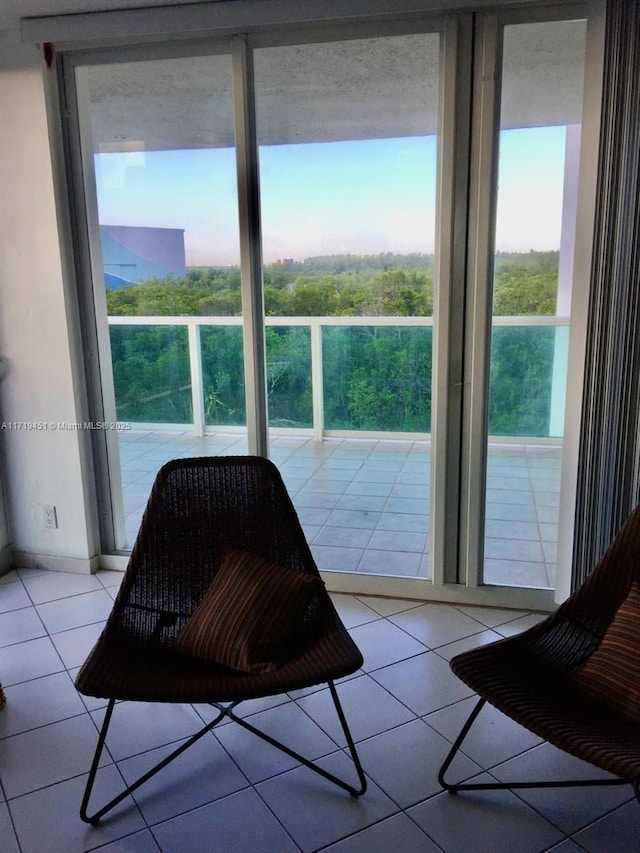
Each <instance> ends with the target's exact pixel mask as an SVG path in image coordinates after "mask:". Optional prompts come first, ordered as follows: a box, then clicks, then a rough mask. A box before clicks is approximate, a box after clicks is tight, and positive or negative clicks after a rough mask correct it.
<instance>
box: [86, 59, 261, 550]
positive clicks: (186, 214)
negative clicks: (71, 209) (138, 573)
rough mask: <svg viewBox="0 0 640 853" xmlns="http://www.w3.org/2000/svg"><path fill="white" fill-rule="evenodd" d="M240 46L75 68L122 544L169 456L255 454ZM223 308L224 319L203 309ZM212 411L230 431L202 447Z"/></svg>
mask: <svg viewBox="0 0 640 853" xmlns="http://www.w3.org/2000/svg"><path fill="white" fill-rule="evenodd" d="M231 65H232V63H231V56H230V55H229V54H222V55H214V56H191V57H178V58H163V59H154V60H147V61H139V62H120V63H115V64H102V63H97V64H95V65H89V66H86V67H81V68H78V69H77V72H76V84H77V90H78V99H79V106H80V108H81V111H82V112H81V120H82V129H83V131H84V164H83V165H84V173H85V179H86V189H87V192H86V198H87V200H88V203H87V219H88V230H89V236H90V241H91V249H92V277H93V292H94V304H95V311H96V317H97V324H98V330H99V335H100V338H101V345H102V347H101V352H100V381H101V387H102V391H103V394H102V405H103V406H104V418H103V420H104V421H105V422H107V423H113V422H117V423H118V426H119V429H117V430H115V431H107V433H106V443H107V453H108V470H109V481H110V483H111V489H110V493H111V494H110V503H111V509H112V513H113V520H114V524H113V545H114V546H115V548H116V549H124V550H126V549H129V548H131V546H132V544H133V541H134V539H135V535H136V532H137V529H138V525H139V523H140V519H141V514H142V511H143V509H144V506H145V503H146V500H147V497H148V494H149V489H150V487H151V484H152V482H153V479H154V477H155V474H156V473H157V470H158V468H159V467H160V466H161V464H162V463H163V462H165V461H167V460H169V459H171V458H174V457H176V456H181V455H199V454H203V453H205V452H206V453H212V452H217V453H224V452H237V451H238V450H240V452H246V413H245V398H244V373H243V345H242V304H241V298H240V276H239V271H238V265H239V257H240V254H239V236H238V205H237V180H236V154H235V142H234V114H233V91H232V67H231ZM211 314H215V315H223V316H224V318H225V319H224V320H223V321H221V322H219V323H216V324H215V325H213V324H211V325H209V324H206V325H202V324H201V322H200V321H201V319H202V317H203V316H206V315H211ZM212 419H213V420H214V421H215V422H216V423H217V424H220V425H223V426H224V427H225V428H226V429H225V435H224V436H221V437H220V438H219V439H218V440H217V441H216V442H215V443H213V442H207V443H206V444H205V443H204V439H203V433H204V424H205V423H209V422H211V420H212Z"/></svg>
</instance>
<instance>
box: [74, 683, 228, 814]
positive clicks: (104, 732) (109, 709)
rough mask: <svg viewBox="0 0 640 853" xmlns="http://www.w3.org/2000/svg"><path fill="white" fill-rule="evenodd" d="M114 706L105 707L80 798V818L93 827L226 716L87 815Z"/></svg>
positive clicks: (220, 716)
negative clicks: (85, 784)
mask: <svg viewBox="0 0 640 853" xmlns="http://www.w3.org/2000/svg"><path fill="white" fill-rule="evenodd" d="M114 704H115V699H110V700H109V705H108V706H107V713H106V714H105V718H104V722H103V723H102V729H101V730H100V736H99V738H98V745H97V746H96V751H95V755H94V757H93V763H92V765H91V770H90V771H89V778H88V779H87V787H86V789H85V792H84V797H83V798H82V804H81V806H80V817H81V819H82V820H83V821H84V822H85V823H91V824H93V825H94V826H95V825H96V824H97V823H99V821H100V818H101V817H103V816H104V815H105V814H106V813H107V812H108V811H111V809H112V808H113V807H114V806H117V805H118V803H120V802H122V800H124V799H125V797H128V796H129V794H131V793H132V792H133V791H135V790H136V789H137V788H139V787H140V785H142V784H144V783H145V782H146V781H147V780H148V779H150V778H151V777H152V776H155V774H156V773H158V772H159V771H160V770H162V768H163V767H166V766H167V764H169V763H170V762H171V761H173V760H174V759H175V758H177V757H178V756H179V755H181V754H182V753H183V752H184V751H185V750H187V749H188V748H189V747H190V746H192V745H193V744H194V743H196V741H198V740H200V738H201V737H203V736H204V735H206V734H207V732H210V731H211V729H212V728H213V727H214V726H216V725H217V724H218V723H219V722H220V720H221V719H222V718H223V717H224V716H227V714H226V711H220V713H219V714H218V716H217V717H216V718H215V719H214V720H213V721H212V722H210V723H207V725H206V726H204V727H203V728H201V729H200V730H199V731H197V732H196V733H195V735H192V736H191V737H190V738H189V739H188V740H186V741H185V742H184V743H182V744H180V746H179V747H178V748H177V749H174V750H173V752H171V753H169V755H167V756H166V757H165V758H163V759H162V761H159V762H158V763H157V764H155V765H154V766H153V767H152V768H151V769H150V770H148V771H147V772H146V773H144V774H143V775H142V776H140V778H139V779H137V780H136V781H135V782H133V783H132V784H131V785H129V786H128V787H127V788H125V789H124V790H123V791H122V792H121V793H120V794H118V795H117V796H116V797H114V798H113V799H112V800H110V801H109V802H108V803H107V804H106V805H105V806H103V807H102V808H101V809H99V810H98V811H97V812H95V814H93V815H88V814H87V808H88V805H89V799H90V797H91V791H92V789H93V784H94V782H95V778H96V773H97V771H98V764H99V762H100V756H101V754H102V750H103V748H104V743H105V739H106V736H107V729H108V728H109V723H110V722H111V715H112V713H113V706H114Z"/></svg>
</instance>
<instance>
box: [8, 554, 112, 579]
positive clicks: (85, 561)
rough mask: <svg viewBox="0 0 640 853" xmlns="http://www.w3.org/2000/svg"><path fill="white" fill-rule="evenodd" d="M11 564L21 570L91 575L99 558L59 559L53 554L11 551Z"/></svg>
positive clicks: (96, 567)
mask: <svg viewBox="0 0 640 853" xmlns="http://www.w3.org/2000/svg"><path fill="white" fill-rule="evenodd" d="M12 563H13V565H14V566H16V567H18V568H21V569H49V571H53V572H76V573H77V574H81V575H91V574H93V573H94V572H95V571H97V570H98V568H99V566H100V558H99V557H98V555H96V556H95V557H87V558H84V557H59V556H56V555H53V554H33V553H31V552H29V551H17V550H16V551H13V557H12Z"/></svg>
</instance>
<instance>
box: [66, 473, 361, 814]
mask: <svg viewBox="0 0 640 853" xmlns="http://www.w3.org/2000/svg"><path fill="white" fill-rule="evenodd" d="M230 549H232V550H233V552H234V553H238V552H242V553H244V554H247V553H250V554H252V555H259V557H258V559H259V560H262V559H264V562H265V565H268V564H270V563H274V564H276V568H278V569H279V571H280V572H284V573H285V574H287V575H289V576H291V573H294V574H295V575H296V578H297V580H300V577H299V576H300V574H304V575H307V576H311V577H312V578H313V581H312V582H311V581H309V583H313V592H312V593H310V595H309V598H308V600H307V601H306V602H305V606H304V610H303V611H302V612H301V615H300V620H299V625H298V626H297V628H296V633H295V645H294V646H292V647H290V648H289V649H288V654H287V656H286V659H285V660H284V661H283V662H282V663H281V665H279V666H277V668H273V669H272V670H271V671H264V672H258V671H238V670H237V669H231V668H229V667H228V666H222V665H219V664H218V663H213V662H211V661H210V660H203V659H200V658H199V657H192V656H190V655H188V654H184V653H182V652H181V651H179V650H178V647H177V644H178V641H177V638H178V637H179V635H180V632H181V631H182V630H183V629H184V626H185V625H186V624H187V622H188V620H189V618H190V617H191V616H192V614H193V613H194V611H196V608H198V606H199V605H200V604H201V603H202V602H203V599H205V598H206V595H205V594H206V593H207V591H208V590H209V589H211V585H212V581H213V579H214V578H215V577H216V575H217V574H219V572H218V570H219V568H220V566H221V563H222V561H223V555H224V554H228V553H229V551H230ZM282 567H284V569H282ZM285 570H286V571H285ZM266 576H268V572H267V575H266ZM271 580H272V578H271V577H270V576H268V582H269V583H271ZM304 583H307V580H306V579H305V581H304ZM236 589H237V587H236ZM262 599H263V600H264V596H262ZM218 621H224V620H218ZM362 662H363V661H362V656H361V654H360V652H359V650H358V648H357V647H356V645H355V644H354V642H353V641H352V640H351V638H350V636H349V634H348V633H347V631H346V629H345V628H344V626H343V624H342V622H341V621H340V618H339V617H338V614H337V613H336V610H335V608H334V606H333V603H332V602H331V599H330V598H329V595H328V594H327V592H326V590H325V588H324V584H322V582H321V580H320V575H319V572H318V569H317V567H316V564H315V562H314V560H313V557H312V555H311V552H310V550H309V547H308V545H307V542H306V540H305V537H304V533H303V531H302V528H301V526H300V523H299V521H298V517H297V515H296V512H295V510H294V508H293V505H292V503H291V500H290V498H289V496H288V494H287V491H286V488H285V486H284V483H283V481H282V478H281V477H280V474H279V473H278V470H277V469H276V467H275V466H274V465H273V464H272V463H271V462H269V461H268V460H266V459H263V458H258V457H251V456H238V457H232V456H230V457H210V458H200V459H179V460H174V461H172V462H169V463H167V464H166V465H165V466H164V467H163V468H161V470H160V471H159V472H158V475H157V478H156V481H155V484H154V486H153V489H152V491H151V495H150V497H149V501H148V504H147V508H146V510H145V514H144V518H143V520H142V524H141V527H140V532H139V534H138V537H137V540H136V543H135V545H134V548H133V551H132V553H131V558H130V561H129V565H128V567H127V570H126V573H125V575H124V578H123V581H122V586H121V589H120V592H119V594H118V597H117V599H116V601H115V604H114V607H113V610H112V613H111V615H110V617H109V619H108V620H107V623H106V625H105V628H104V630H103V632H102V634H101V636H100V637H99V639H98V641H97V643H96V646H95V648H94V649H93V650H92V652H91V653H90V655H89V657H88V658H87V660H86V662H85V663H84V665H83V666H82V668H81V670H80V672H79V673H78V675H77V678H76V686H77V688H78V690H79V691H80V693H83V694H84V695H87V696H94V697H100V698H105V699H108V700H109V702H108V706H107V709H106V715H105V718H104V723H103V725H102V729H101V732H100V735H99V739H98V745H97V748H96V752H95V756H94V759H93V763H92V766H91V769H90V773H89V778H88V781H87V786H86V791H85V794H84V798H83V801H82V805H81V809H80V816H81V818H82V820H84V821H85V822H87V823H93V824H96V823H97V822H98V821H99V820H100V818H101V817H102V816H103V815H104V814H105V813H106V812H108V811H109V810H110V809H112V808H113V807H114V806H115V805H116V804H117V803H119V802H120V801H121V800H122V799H124V798H125V797H126V796H127V795H128V794H130V793H131V792H132V791H135V790H136V788H138V787H139V786H140V785H142V784H143V783H144V782H145V781H147V779H149V778H150V777H151V776H153V775H154V774H155V773H157V772H158V771H159V770H161V769H162V768H163V767H165V766H166V765H167V764H168V763H169V762H170V761H172V760H173V759H174V758H176V757H177V756H178V755H180V754H181V753H182V752H184V750H185V749H187V748H188V747H189V746H191V745H192V744H193V743H195V742H196V741H197V740H198V739H199V738H201V737H202V736H203V735H204V734H206V733H207V732H209V731H210V730H211V729H213V727H214V726H215V725H217V723H219V722H220V721H221V720H223V719H225V718H229V719H232V720H234V721H235V722H236V723H238V724H239V725H240V726H242V727H244V728H245V729H247V730H248V731H250V732H253V733H254V734H255V735H257V736H258V737H260V738H262V739H264V740H266V741H267V742H268V743H270V744H272V745H273V746H276V747H278V748H280V749H282V750H283V751H284V752H285V753H287V755H289V756H291V757H293V758H295V759H296V760H298V761H300V762H301V763H302V764H304V765H305V766H306V767H309V768H311V769H312V770H314V771H315V772H316V773H319V774H320V775H321V776H323V777H325V778H326V779H328V780H330V781H331V782H334V783H335V784H336V785H339V786H340V787H341V788H343V789H344V790H346V791H348V792H349V793H350V794H351V795H352V796H354V797H357V796H359V795H360V794H363V793H364V791H365V790H366V779H365V776H364V773H363V770H362V766H361V764H360V761H359V758H358V755H357V752H356V748H355V745H354V742H353V739H352V736H351V734H350V731H349V728H348V725H347V722H346V719H345V715H344V713H343V710H342V707H341V705H340V702H339V700H338V695H337V692H336V688H335V685H334V681H335V680H336V679H338V678H341V677H343V676H346V675H349V674H351V673H353V672H355V671H356V670H357V669H358V668H359V667H360V666H362ZM325 682H327V683H328V686H329V690H330V693H331V696H332V698H333V701H334V703H335V707H336V711H337V714H338V717H339V720H340V723H341V725H342V729H343V731H344V734H345V737H346V740H347V744H348V746H349V750H350V753H351V757H352V759H353V762H354V765H355V770H356V773H357V776H358V783H357V785H352V784H349V783H348V782H346V781H343V780H342V779H340V778H338V777H336V776H334V775H333V774H331V773H329V772H327V771H326V770H324V769H323V768H322V767H320V766H318V765H317V764H315V763H313V762H311V761H309V760H307V759H306V758H305V757H303V756H302V755H299V754H298V753H296V752H294V751H293V750H291V749H289V747H287V746H286V745H284V744H282V743H280V742H278V741H275V740H274V739H273V738H272V737H270V736H269V735H268V734H266V733H264V732H262V731H260V730H258V729H257V728H255V727H254V726H253V725H252V724H251V723H250V722H248V721H247V720H246V719H242V718H240V717H239V716H237V714H236V713H235V709H236V708H237V706H238V704H239V703H240V702H242V701H244V700H246V699H255V698H259V697H263V696H270V695H274V694H280V693H285V692H287V691H290V690H294V689H299V688H304V687H309V686H312V685H316V684H321V683H325ZM123 699H124V700H134V701H135V700H138V701H145V702H177V703H182V702H188V703H189V702H191V703H209V704H211V705H212V706H214V707H215V708H216V709H217V715H216V717H215V719H214V720H213V721H212V722H211V723H209V724H208V725H205V726H204V727H203V728H202V729H201V730H200V731H199V732H198V733H197V734H195V735H194V736H193V737H191V738H190V739H189V740H188V741H186V742H185V743H184V744H182V745H181V746H180V747H178V748H177V749H176V750H174V751H173V752H172V753H171V754H170V755H169V756H168V757H166V758H165V759H164V760H163V761H161V762H159V763H158V764H157V765H156V766H155V767H154V768H153V769H151V770H150V771H149V772H147V773H145V774H144V775H143V776H142V777H140V778H139V779H138V780H137V781H136V782H134V783H133V784H131V785H129V786H128V787H127V788H126V789H125V790H124V791H122V792H121V793H120V794H119V795H118V796H116V797H115V798H114V799H112V800H111V801H110V802H108V803H107V804H106V805H105V806H103V807H102V808H100V809H99V810H98V811H96V812H95V813H94V814H92V815H89V814H88V813H87V810H88V806H89V799H90V797H91V791H92V788H93V784H94V780H95V776H96V772H97V769H98V764H99V761H100V755H101V753H102V749H103V747H104V744H105V739H106V735H107V730H108V727H109V723H110V720H111V717H112V714H113V711H114V705H115V702H116V700H123ZM150 725H152V719H150Z"/></svg>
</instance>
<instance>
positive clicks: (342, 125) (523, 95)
mask: <svg viewBox="0 0 640 853" xmlns="http://www.w3.org/2000/svg"><path fill="white" fill-rule="evenodd" d="M190 2H192V0H0V29H2V28H6V27H9V26H17V23H18V20H19V18H20V17H32V16H38V15H47V16H51V15H58V14H59V15H64V14H73V13H83V12H98V11H107V10H120V9H132V8H139V7H140V6H147V7H151V6H156V7H159V6H171V5H173V6H177V5H188V4H189V3H190ZM264 2H269V0H264ZM434 39H437V37H434V36H423V35H413V36H412V35H409V36H399V37H398V38H396V39H394V38H391V39H373V40H371V39H369V40H358V39H356V40H354V41H351V42H349V43H344V42H343V43H341V42H336V43H325V44H319V45H300V46H295V45H294V46H290V47H286V48H273V49H269V50H262V51H258V53H257V54H256V60H255V66H256V81H257V93H258V103H257V107H258V121H259V136H260V141H261V142H262V143H263V144H282V143H293V142H313V141H316V142H320V141H323V142H324V141H330V140H345V139H363V138H369V139H370V138H384V137H387V138H388V137H399V136H403V137H408V136H423V135H429V134H433V133H435V132H436V130H437V114H438V103H437V96H438V91H437V82H436V81H437V69H438V56H437V44H436V41H434ZM583 51H584V27H581V26H580V25H576V23H575V22H570V23H567V22H555V23H553V24H550V23H547V24H532V25H527V26H512V27H510V28H509V32H508V38H507V40H506V42H505V56H504V62H505V80H506V81H508V83H507V84H505V85H504V86H503V101H502V115H501V125H502V127H504V128H517V127H532V126H533V127H541V126H551V125H564V124H571V123H578V122H579V121H580V111H579V107H580V105H581V103H582V71H581V68H582V55H583ZM221 59H222V60H224V61H223V62H222V63H221V62H220V60H221ZM225 63H226V64H225ZM228 68H229V65H228V62H227V60H226V58H224V57H222V58H221V57H189V58H185V59H173V60H159V61H153V62H152V61H147V62H135V63H127V64H120V65H111V66H102V67H95V68H94V69H92V70H91V72H90V73H89V75H88V77H89V79H88V85H89V95H90V102H91V119H92V125H93V135H94V141H95V148H96V150H103V151H105V150H111V151H117V150H123V151H126V150H132V148H133V149H134V150H135V149H136V148H139V147H141V148H144V149H146V150H158V149H168V148H173V149H175V148H184V149H186V148H207V147H218V146H225V147H226V146H228V145H230V144H232V143H233V121H232V117H231V116H232V113H231V110H232V106H231V97H230V78H229V73H228Z"/></svg>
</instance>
